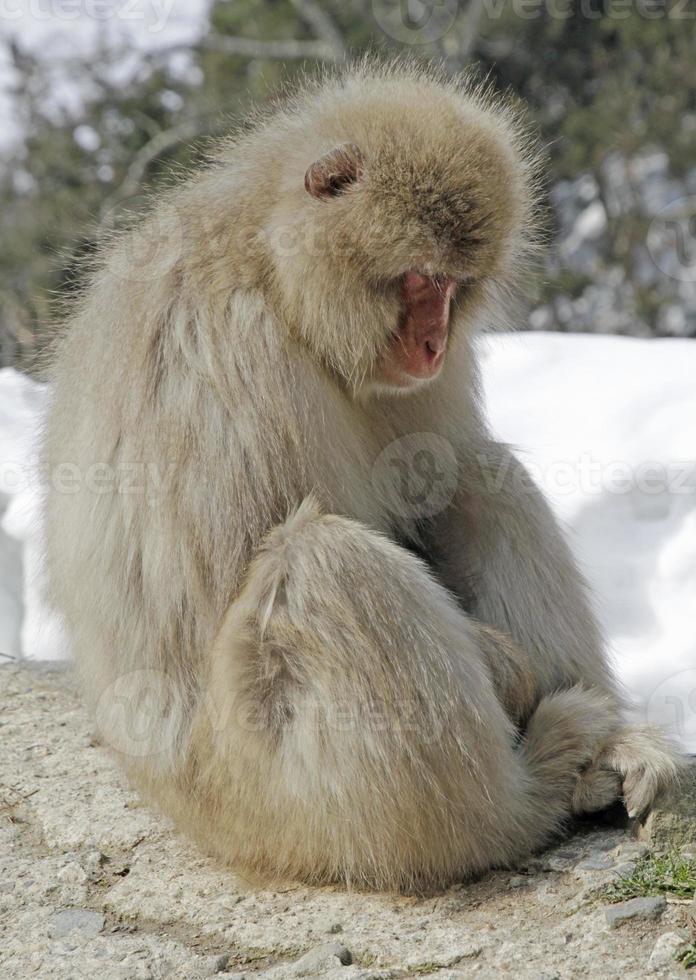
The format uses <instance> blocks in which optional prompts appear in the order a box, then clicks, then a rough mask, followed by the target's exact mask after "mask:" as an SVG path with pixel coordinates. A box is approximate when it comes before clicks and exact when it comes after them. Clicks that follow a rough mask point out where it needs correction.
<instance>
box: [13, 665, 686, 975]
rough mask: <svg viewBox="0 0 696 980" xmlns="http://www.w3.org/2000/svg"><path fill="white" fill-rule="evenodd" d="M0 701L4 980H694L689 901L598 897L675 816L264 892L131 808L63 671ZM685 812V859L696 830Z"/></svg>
mask: <svg viewBox="0 0 696 980" xmlns="http://www.w3.org/2000/svg"><path fill="white" fill-rule="evenodd" d="M0 691H1V693H0V698H1V699H2V705H3V711H2V715H1V716H0V866H1V868H2V871H1V873H0V975H1V976H2V977H4V978H7V980H15V978H22V980H24V978H27V977H40V978H42V980H43V978H59V980H69V978H70V980H73V978H83V977H84V978H90V980H92V978H99V980H150V978H157V980H160V978H161V980H178V978H181V980H197V978H199V977H211V976H218V977H220V978H228V980H231V978H232V977H235V978H240V977H249V978H251V977H259V976H262V977H264V978H267V980H280V978H285V977H302V976H308V977H325V978H329V980H333V978H336V980H338V978H340V980H357V978H360V980H369V978H372V980H379V978H385V980H386V978H392V977H393V978H397V977H420V976H424V975H428V976H430V977H436V978H439V980H445V978H449V980H455V978H462V977H469V976H476V977H481V978H500V977H507V976H509V977H514V978H516V980H517V978H521V980H525V978H534V980H553V978H557V980H566V978H567V980H574V978H577V977H593V978H596V977H599V978H601V980H613V978H621V980H633V978H636V980H637V978H644V977H646V976H657V977H686V976H688V974H687V973H685V971H684V969H683V967H682V966H680V965H678V964H677V963H676V962H675V960H674V953H675V951H676V950H677V949H678V947H679V946H680V944H682V943H683V941H684V939H685V938H686V937H688V936H689V935H690V930H692V929H693V918H694V915H695V914H696V907H694V905H693V903H692V902H690V901H689V900H688V899H686V900H685V899H682V900H681V901H675V900H673V899H670V898H669V897H668V898H667V900H665V899H664V898H660V897H657V898H655V897H653V898H638V899H634V900H632V903H625V904H624V905H622V906H618V905H610V904H608V902H607V899H606V896H604V895H603V894H602V892H603V889H605V888H606V885H607V884H608V883H609V882H610V881H612V880H615V879H616V877H617V876H619V875H622V874H626V873H627V872H629V871H630V870H631V868H632V867H633V866H634V864H633V863H634V862H635V860H636V859H637V858H638V857H640V856H641V854H643V853H645V851H646V850H648V849H649V847H651V846H653V843H654V841H656V840H657V839H658V836H659V833H664V832H665V831H664V827H665V826H666V825H668V824H669V819H668V820H667V821H666V822H665V820H663V819H662V818H661V817H660V816H659V815H658V817H657V818H654V819H653V823H654V827H652V829H651V827H650V826H648V828H643V831H642V833H643V836H644V837H645V836H647V837H648V842H647V843H646V842H645V841H644V840H639V839H637V837H636V836H635V829H633V830H632V829H630V828H626V827H620V826H616V821H614V823H613V824H612V823H611V822H606V821H605V822H604V823H594V824H587V825H584V826H583V827H582V828H581V829H580V830H579V831H578V832H577V833H576V834H575V835H574V836H572V837H571V838H569V839H568V840H566V841H563V842H561V843H560V844H559V845H558V846H557V847H555V848H554V849H552V850H550V851H548V852H546V853H545V854H543V855H541V856H539V857H538V858H534V859H533V860H532V861H530V862H529V864H528V866H527V867H526V868H524V869H518V870H516V871H514V872H512V871H498V872H495V873H492V874H489V875H487V876H486V877H484V878H483V879H481V880H479V881H477V882H474V883H468V884H462V885H458V886H455V887H453V888H451V889H449V890H448V891H446V892H445V893H443V894H442V893H440V894H433V895H425V896H419V897H413V896H411V897H405V896H396V895H374V894H364V893H356V892H353V893H351V892H346V891H341V890H338V889H329V888H324V889H312V888H305V887H301V886H295V885H288V886H286V887H283V888H282V889H280V890H276V891H260V890H258V889H255V888H253V887H251V886H250V885H249V884H248V883H246V882H245V881H243V880H241V879H240V878H239V877H237V876H235V875H234V874H233V873H231V872H230V871H229V870H227V869H225V868H222V867H220V866H219V865H217V864H216V863H214V862H213V861H211V860H208V859H207V858H206V857H204V856H202V855H201V854H200V853H199V852H197V851H196V850H195V849H194V847H193V846H192V845H190V844H189V843H188V842H187V841H186V840H183V839H182V838H180V837H179V836H177V835H175V834H174V833H173V832H172V831H171V828H170V826H169V825H168V823H167V822H166V820H165V819H164V818H162V817H160V816H158V815H156V814H153V813H152V812H150V811H149V810H148V809H146V808H145V807H144V806H142V805H141V804H140V803H139V802H138V799H137V797H136V796H135V795H134V793H133V792H132V791H130V790H129V788H128V787H127V785H126V784H125V781H124V779H123V777H122V776H121V774H120V773H119V771H118V770H117V768H116V767H115V765H114V763H113V761H112V759H111V758H110V756H109V755H108V753H107V752H106V751H105V750H104V749H103V748H102V747H100V746H99V745H98V743H97V742H96V740H95V739H94V738H93V735H92V731H91V728H90V724H89V721H88V719H87V717H86V715H85V713H84V711H83V710H82V707H81V705H80V702H79V698H78V696H77V695H76V693H75V690H74V687H73V682H72V678H71V675H70V673H69V672H68V671H65V670H57V669H50V670H49V669H46V668H40V667H36V666H34V667H33V668H31V669H27V668H25V667H20V666H14V665H13V666H6V667H2V668H0ZM687 810H688V813H687V817H686V818H685V819H686V820H687V823H686V825H685V824H684V820H683V819H682V818H681V817H680V818H679V821H678V822H679V833H680V834H681V837H680V839H679V846H680V847H681V848H682V849H684V848H688V847H691V846H692V844H691V843H689V834H690V833H692V831H693V830H694V820H696V811H695V810H694V809H693V808H692V807H691V806H690V805H689V807H688V808H687ZM670 819H672V818H671V817H670ZM689 820H690V821H691V823H690V824H689V822H688V821H689ZM670 826H671V824H670ZM685 826H686V830H685V829H684V828H685ZM671 832H672V831H671V830H670V833H671ZM651 835H652V836H651ZM651 841H652V842H653V843H651ZM661 846H664V841H661Z"/></svg>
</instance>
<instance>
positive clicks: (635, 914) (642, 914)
mask: <svg viewBox="0 0 696 980" xmlns="http://www.w3.org/2000/svg"><path fill="white" fill-rule="evenodd" d="M666 908H667V902H666V901H665V899H664V898H663V897H662V896H661V895H658V896H656V897H654V898H631V899H629V901H628V902H619V904H618V905H610V906H609V907H608V908H606V909H605V910H604V917H605V919H606V921H607V925H608V926H609V928H610V929H617V928H618V927H619V926H622V925H623V924H624V922H630V921H631V919H658V918H659V917H660V916H661V915H662V913H663V912H664V910H665V909H666Z"/></svg>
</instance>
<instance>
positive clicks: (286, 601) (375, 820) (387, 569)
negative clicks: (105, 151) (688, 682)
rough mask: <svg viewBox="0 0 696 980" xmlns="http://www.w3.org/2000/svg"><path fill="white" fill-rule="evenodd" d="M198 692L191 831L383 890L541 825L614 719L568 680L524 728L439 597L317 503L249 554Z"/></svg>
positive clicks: (398, 557) (534, 840) (383, 544)
mask: <svg viewBox="0 0 696 980" xmlns="http://www.w3.org/2000/svg"><path fill="white" fill-rule="evenodd" d="M203 700H204V704H203V707H202V710H201V712H200V716H199V718H198V722H197V724H196V726H195V728H194V732H193V736H192V741H191V750H190V753H189V765H188V767H187V771H186V774H185V779H184V782H183V786H184V788H185V789H186V791H187V792H188V797H189V799H190V800H191V813H190V815H189V818H188V820H187V822H188V824H189V829H191V830H192V831H194V832H197V833H198V836H199V837H201V838H203V839H204V841H205V842H206V843H207V844H208V845H209V846H210V847H212V848H213V849H214V850H216V851H217V852H218V853H219V854H221V855H222V856H224V857H225V858H227V859H228V860H229V861H230V862H231V863H233V864H234V865H236V866H237V867H239V868H242V869H246V870H247V871H249V872H256V873H259V874H260V875H261V876H262V877H264V878H268V877H275V876H287V877H293V878H301V879H305V880H314V881H328V880H338V881H344V882H347V883H354V884H357V885H368V886H377V887H386V888H391V887H397V888H415V887H427V886H432V885H443V884H445V883H447V882H448V881H451V880H456V879H460V878H461V877H462V876H466V875H469V874H471V873H473V872H478V871H481V870H483V869H485V868H488V867H490V866H492V865H501V864H502V865H507V864H509V863H511V862H514V861H516V860H518V859H520V858H523V857H524V856H526V855H528V854H529V853H530V852H531V851H532V850H533V849H535V848H538V847H540V846H542V845H543V844H544V843H546V842H547V841H549V839H550V838H551V837H552V836H553V835H554V833H556V832H557V831H558V830H559V828H560V827H561V826H562V824H563V821H564V819H565V818H566V817H567V815H568V814H569V813H570V810H571V805H572V799H573V794H574V792H575V788H576V784H577V779H578V771H579V770H580V768H581V767H582V766H584V765H586V764H587V763H588V762H589V760H590V759H591V758H592V757H593V755H594V753H595V751H596V746H597V744H598V742H601V741H602V740H604V739H606V738H607V737H608V736H609V734H610V732H611V730H612V723H613V713H612V712H611V711H608V710H607V701H606V698H605V696H604V695H602V694H601V693H598V692H592V691H585V690H582V689H580V688H573V689H571V690H567V691H564V692H561V693H558V694H553V695H550V696H548V697H545V698H543V699H542V700H541V701H540V703H539V705H538V706H537V708H536V710H535V711H534V713H533V714H532V716H531V718H530V719H529V722H528V724H527V728H526V732H525V735H524V738H523V739H522V740H521V742H519V744H518V739H517V737H516V736H517V733H516V730H515V728H514V726H513V725H512V723H511V721H510V719H509V718H508V717H507V715H506V713H505V711H504V709H503V707H502V705H501V703H500V701H499V700H498V697H497V696H496V693H495V690H494V686H493V682H492V680H491V676H490V673H489V671H488V668H487V666H486V657H485V654H484V652H483V650H482V649H481V647H480V645H479V643H478V641H477V628H476V625H475V624H473V623H472V622H471V621H470V620H469V619H468V617H467V616H466V615H465V614H464V613H463V612H462V611H461V610H460V609H459V608H458V606H457V605H456V603H455V601H454V600H453V599H452V597H451V596H450V594H449V593H448V592H447V591H446V590H445V589H444V588H442V587H440V586H439V585H438V584H437V583H436V582H435V581H434V579H433V578H432V577H431V576H430V574H429V573H428V572H427V571H426V569H425V566H424V565H423V564H422V563H421V562H420V561H419V560H418V559H417V558H415V557H414V556H413V555H411V554H410V553H408V552H406V551H405V550H403V549H401V548H400V547H398V546H397V545H395V544H393V543H392V542H390V541H388V540H387V539H386V538H384V537H382V536H381V535H378V534H375V533H373V532H372V531H370V530H368V529H367V528H365V527H363V526H362V525H360V524H358V523H357V522H354V521H350V520H347V519H344V518H339V517H334V516H321V515H320V513H319V512H318V510H317V509H316V507H315V505H314V504H313V503H312V502H311V501H307V502H305V503H304V504H303V505H302V507H301V508H300V510H299V511H298V512H297V513H296V514H295V515H294V516H293V517H291V518H290V519H289V520H288V521H287V522H286V523H285V524H284V525H282V526H280V527H278V528H276V529H275V530H274V531H273V532H272V533H271V534H270V536H269V537H268V539H267V541H266V543H265V545H264V547H263V548H262V549H261V551H260V553H259V554H258V556H257V557H256V559H255V561H254V562H253V563H252V566H251V568H250V571H249V574H248V578H247V583H246V585H245V587H244V589H243V590H242V592H241V594H240V595H239V597H238V598H237V599H236V600H235V602H234V603H233V604H232V606H231V607H230V609H229V611H228V613H227V615H226V618H225V620H224V622H223V625H222V627H221V630H220V632H219V635H218V637H217V640H216V642H215V644H214V646H213V648H212V650H211V661H210V676H209V685H208V690H207V697H206V698H204V699H203ZM196 808H197V809H196Z"/></svg>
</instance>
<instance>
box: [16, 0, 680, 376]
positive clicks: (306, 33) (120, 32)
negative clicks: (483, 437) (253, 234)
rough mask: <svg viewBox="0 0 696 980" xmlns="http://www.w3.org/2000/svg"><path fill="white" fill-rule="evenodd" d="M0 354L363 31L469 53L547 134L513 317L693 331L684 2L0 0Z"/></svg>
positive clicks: (419, 48)
mask: <svg viewBox="0 0 696 980" xmlns="http://www.w3.org/2000/svg"><path fill="white" fill-rule="evenodd" d="M0 32H2V38H1V44H0V241H1V242H2V248H1V251H0V366H6V365H13V366H16V367H19V368H21V369H31V366H32V363H33V361H34V357H35V354H36V353H37V351H39V350H40V349H41V347H42V345H44V344H45V342H46V339H47V336H49V335H50V327H49V326H48V324H49V323H50V320H51V316H52V312H53V311H54V309H55V307H56V300H57V299H58V298H59V297H60V295H61V294H63V293H65V292H66V291H69V290H70V289H73V288H74V287H75V285H76V282H77V273H76V269H77V267H78V266H79V260H80V257H81V256H83V255H84V254H85V253H87V252H89V251H90V249H92V248H93V246H94V242H95V239H96V238H97V237H98V236H99V234H100V233H101V231H103V230H104V229H107V230H108V229H109V228H111V227H113V226H114V225H115V224H118V222H119V220H120V216H121V215H122V214H123V213H125V212H127V211H128V209H129V208H132V207H137V206H138V204H139V202H140V199H141V197H142V195H143V194H144V193H145V192H147V191H148V190H150V189H151V188H153V187H156V186H157V185H158V184H161V183H162V182H164V181H167V180H169V179H171V176H172V174H176V173H177V172H179V171H180V170H181V168H185V167H187V166H189V165H190V164H191V163H192V162H195V160H196V158H197V157H198V156H199V155H200V154H201V153H203V152H204V151H205V148H206V143H207V141H209V140H210V139H211V138H214V137H216V136H218V135H220V134H221V133H223V132H225V131H226V130H228V129H229V128H230V127H234V125H235V124H236V123H237V121H238V120H240V119H241V118H242V117H243V116H244V114H245V112H246V111H247V109H248V107H249V104H250V103H251V102H257V101H261V102H263V101H264V100H266V99H268V98H269V97H270V94H271V93H272V92H273V91H276V90H277V89H278V87H279V86H282V85H283V84H285V83H288V82H292V80H293V79H294V78H295V77H296V76H297V75H298V74H299V73H302V72H309V73H312V72H314V71H316V70H317V68H318V67H320V66H322V65H326V64H332V63H336V62H341V61H343V60H344V59H345V58H347V57H352V56H355V55H359V54H360V53H361V52H364V51H367V50H372V51H375V52H377V53H379V54H382V55H386V56H388V55H390V54H398V53H402V52H408V53H410V54H412V55H415V56H416V57H419V58H424V59H428V58H434V59H437V60H438V61H439V62H441V63H443V64H444V65H445V67H446V70H447V71H448V72H452V73H455V72H459V71H461V70H462V69H466V68H469V67H474V68H475V70H477V71H478V72H479V73H480V74H481V75H483V76H488V77H489V78H490V79H491V80H492V82H493V84H494V85H495V86H496V87H498V88H500V89H502V90H505V89H509V88H511V89H512V90H513V91H514V93H516V94H517V95H519V96H520V97H521V98H522V99H524V100H525V101H526V102H527V104H528V105H529V108H530V112H531V115H532V119H533V122H534V125H535V126H536V128H537V130H538V132H539V134H540V135H541V138H542V140H543V141H544V143H545V144H546V146H547V147H548V154H549V165H550V177H551V179H550V182H549V187H548V202H549V205H550V215H551V235H552V240H553V245H552V247H551V250H550V252H549V255H548V259H547V261H546V269H545V275H544V277H543V279H542V281H541V283H540V285H539V287H538V291H537V293H536V294H535V295H534V296H533V297H532V303H531V306H530V308H529V310H528V315H527V319H526V323H522V324H519V326H522V327H525V326H526V327H527V328H529V329H541V330H558V331H574V332H577V331H580V332H598V333H607V334H630V335H634V336H641V337H656V336H678V337H693V336H696V56H695V55H696V50H695V48H696V5H695V4H694V0H430V2H423V0H393V2H387V0H350V2H344V0H210V2H208V0H189V2H185V0H4V2H3V3H2V5H1V6H0Z"/></svg>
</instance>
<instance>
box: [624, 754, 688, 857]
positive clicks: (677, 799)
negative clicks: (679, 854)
mask: <svg viewBox="0 0 696 980" xmlns="http://www.w3.org/2000/svg"><path fill="white" fill-rule="evenodd" d="M638 835H639V837H640V839H641V840H644V841H647V842H649V843H650V845H651V847H652V848H654V849H657V850H662V851H672V850H680V849H682V848H685V847H689V846H694V845H696V763H694V762H692V763H691V765H690V766H689V767H688V768H687V769H685V771H684V773H683V774H682V777H681V779H680V781H679V785H678V786H677V788H676V789H675V790H674V792H672V793H670V794H669V795H668V796H666V797H664V798H663V799H662V800H660V801H658V802H657V804H656V805H655V806H654V807H653V808H652V810H651V811H650V813H649V814H648V815H647V817H646V818H645V819H644V821H643V822H642V823H641V824H640V825H639V827H638Z"/></svg>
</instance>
